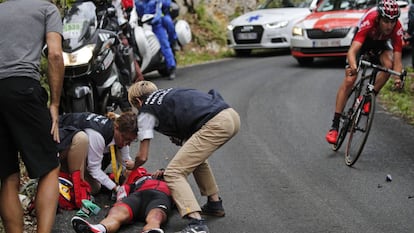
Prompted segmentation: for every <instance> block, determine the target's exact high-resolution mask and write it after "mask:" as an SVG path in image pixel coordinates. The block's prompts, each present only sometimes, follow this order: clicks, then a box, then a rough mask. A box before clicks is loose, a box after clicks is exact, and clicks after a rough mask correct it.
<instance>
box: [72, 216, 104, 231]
mask: <svg viewBox="0 0 414 233" xmlns="http://www.w3.org/2000/svg"><path fill="white" fill-rule="evenodd" d="M71 222H72V227H73V229H74V230H75V231H76V232H77V233H103V231H101V230H99V229H98V228H96V227H95V226H93V225H91V224H89V223H88V222H87V221H86V220H84V219H82V218H81V217H78V216H75V217H73V218H72V220H71Z"/></svg>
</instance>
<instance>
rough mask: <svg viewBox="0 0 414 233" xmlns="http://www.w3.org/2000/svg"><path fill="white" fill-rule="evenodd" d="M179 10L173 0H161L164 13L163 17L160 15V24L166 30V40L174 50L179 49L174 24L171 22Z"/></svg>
mask: <svg viewBox="0 0 414 233" xmlns="http://www.w3.org/2000/svg"><path fill="white" fill-rule="evenodd" d="M179 11H180V9H179V6H178V5H177V3H175V1H174V0H173V1H171V0H162V13H163V14H164V17H162V25H163V26H164V27H165V29H166V30H167V34H168V40H169V41H170V45H171V47H172V49H173V50H174V51H180V45H179V44H178V37H177V33H176V31H175V25H174V23H173V18H176V17H177V16H178V14H179Z"/></svg>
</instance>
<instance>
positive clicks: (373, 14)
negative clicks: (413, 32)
mask: <svg viewBox="0 0 414 233" xmlns="http://www.w3.org/2000/svg"><path fill="white" fill-rule="evenodd" d="M377 16H378V11H377V8H376V7H374V8H372V9H371V10H369V11H368V12H367V13H366V14H365V15H364V16H362V19H361V21H360V22H359V29H358V32H357V33H356V35H355V37H354V40H355V41H358V42H360V43H361V44H363V43H364V41H365V39H367V38H369V39H370V40H381V41H386V40H388V39H391V44H392V47H393V48H394V52H402V40H403V28H402V26H401V23H400V21H399V20H397V23H396V24H395V27H394V30H393V31H392V33H391V34H389V35H384V34H382V33H381V32H380V29H379V25H378V23H376V22H375V21H376V19H377Z"/></svg>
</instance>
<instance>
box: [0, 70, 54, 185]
mask: <svg viewBox="0 0 414 233" xmlns="http://www.w3.org/2000/svg"><path fill="white" fill-rule="evenodd" d="M47 102H48V94H47V92H46V90H45V89H44V88H43V87H42V86H41V85H40V82H39V81H37V80H35V79H32V78H26V77H12V78H6V79H0V108H1V109H2V110H1V111H0V148H2V153H1V164H0V178H6V177H8V176H9V175H11V174H13V173H16V172H18V171H19V163H18V152H20V156H21V158H22V159H23V162H24V164H25V166H26V168H27V171H28V173H29V176H30V178H38V177H41V176H43V175H45V174H47V173H48V172H49V171H51V170H53V169H54V168H56V167H57V166H58V165H59V160H58V157H57V148H56V143H55V141H54V140H53V136H52V135H51V134H50V130H51V127H52V120H51V117H50V111H49V108H48V106H47Z"/></svg>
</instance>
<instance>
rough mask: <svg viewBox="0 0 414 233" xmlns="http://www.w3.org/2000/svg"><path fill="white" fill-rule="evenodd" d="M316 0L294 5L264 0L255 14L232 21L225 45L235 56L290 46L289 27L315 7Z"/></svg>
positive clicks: (286, 2)
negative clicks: (255, 50)
mask: <svg viewBox="0 0 414 233" xmlns="http://www.w3.org/2000/svg"><path fill="white" fill-rule="evenodd" d="M316 2H317V0H305V1H304V2H301V3H299V4H294V3H292V2H291V1H290V0H267V1H266V3H265V4H263V5H260V6H259V8H258V9H257V10H255V11H251V12H248V13H246V14H243V15H241V16H239V17H237V18H235V19H233V20H232V21H231V22H230V24H229V25H228V26H227V45H228V47H229V48H232V49H234V51H235V53H236V55H239V56H243V55H249V54H250V53H251V51H252V49H266V48H269V49H274V48H286V49H288V48H289V47H290V37H291V36H292V27H293V25H294V24H296V23H297V22H298V21H299V20H301V19H302V18H304V17H305V16H307V15H308V14H310V13H311V9H312V8H316Z"/></svg>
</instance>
